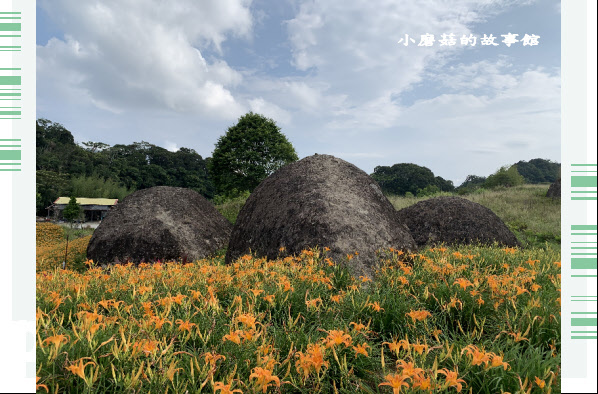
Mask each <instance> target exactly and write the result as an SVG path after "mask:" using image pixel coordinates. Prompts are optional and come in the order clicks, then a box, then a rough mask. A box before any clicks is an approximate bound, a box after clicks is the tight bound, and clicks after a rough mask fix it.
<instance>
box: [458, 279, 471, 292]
mask: <svg viewBox="0 0 598 394" xmlns="http://www.w3.org/2000/svg"><path fill="white" fill-rule="evenodd" d="M453 284H454V285H459V286H461V288H462V289H463V290H465V289H467V288H468V287H469V286H471V287H473V283H471V282H470V281H469V280H468V279H465V278H459V279H456V280H455V283H453Z"/></svg>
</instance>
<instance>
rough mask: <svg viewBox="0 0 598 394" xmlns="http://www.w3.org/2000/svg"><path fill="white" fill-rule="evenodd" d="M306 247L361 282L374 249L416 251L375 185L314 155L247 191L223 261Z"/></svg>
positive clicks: (374, 260)
mask: <svg viewBox="0 0 598 394" xmlns="http://www.w3.org/2000/svg"><path fill="white" fill-rule="evenodd" d="M310 247H319V248H324V247H328V248H330V251H328V252H327V256H328V257H330V258H332V259H333V260H335V261H339V262H340V261H344V263H345V264H347V265H348V266H349V268H350V269H351V270H352V272H353V274H354V275H356V276H358V275H364V276H368V277H372V276H373V274H374V272H375V267H376V266H377V265H378V262H379V260H378V257H377V255H376V251H377V250H380V249H388V248H391V247H392V248H396V249H403V250H415V249H416V245H415V242H414V241H413V238H412V237H411V235H410V234H409V231H408V229H407V227H405V226H402V225H401V224H400V222H399V221H398V217H397V212H396V210H395V209H394V208H393V206H392V204H391V203H390V202H389V201H388V199H387V198H386V197H385V196H384V195H383V194H382V191H381V190H380V187H379V186H378V184H377V183H376V181H374V180H373V179H372V178H371V177H370V176H368V175H367V174H366V173H365V172H363V171H362V170H360V169H359V168H357V167H356V166H354V165H353V164H350V163H348V162H346V161H344V160H341V159H338V158H336V157H334V156H329V155H317V154H316V155H313V156H309V157H306V158H304V159H302V160H299V161H297V162H295V163H291V164H288V165H286V166H284V167H282V168H281V169H279V170H278V171H276V172H275V173H274V174H272V175H271V176H269V177H268V178H266V179H265V180H264V181H262V182H261V183H260V185H259V186H258V187H257V188H256V189H255V190H254V191H253V193H252V194H251V195H250V196H249V198H248V199H247V202H246V203H245V205H244V206H243V208H242V209H241V211H240V212H239V216H238V217H237V221H236V223H235V226H234V227H233V231H232V234H231V239H230V242H229V246H228V251H227V255H226V262H227V263H231V262H232V261H234V260H236V259H237V258H239V257H240V256H242V255H244V254H247V253H250V252H251V253H254V254H256V255H257V256H260V257H267V258H269V259H274V258H277V257H280V256H283V255H289V254H290V255H293V254H299V253H301V251H302V250H303V249H306V248H310ZM281 248H284V252H281ZM355 252H358V254H357V255H355ZM347 254H353V255H354V256H355V257H353V258H352V259H350V260H348V259H347V258H346V256H347Z"/></svg>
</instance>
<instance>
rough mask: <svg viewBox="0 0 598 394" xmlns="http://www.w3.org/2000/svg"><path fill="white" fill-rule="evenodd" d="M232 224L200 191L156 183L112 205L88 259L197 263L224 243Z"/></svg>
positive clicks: (92, 245)
mask: <svg viewBox="0 0 598 394" xmlns="http://www.w3.org/2000/svg"><path fill="white" fill-rule="evenodd" d="M231 227H232V226H231V224H230V223H229V222H228V220H226V219H225V218H224V216H222V215H221V214H220V213H219V212H218V211H217V210H216V208H215V207H214V206H213V205H212V204H211V203H210V202H209V201H208V200H206V199H205V198H204V197H203V196H202V195H200V194H199V193H197V192H195V191H193V190H190V189H184V188H179V187H168V186H157V187H152V188H149V189H143V190H139V191H137V192H135V193H133V194H131V195H129V196H127V197H126V198H125V199H124V200H123V201H122V202H120V203H118V204H117V205H116V206H115V207H114V208H112V210H111V211H110V212H109V213H108V215H107V216H106V217H105V218H104V220H103V221H102V223H101V224H100V225H99V226H98V228H97V229H96V230H95V231H94V233H93V236H92V238H91V240H90V242H89V246H88V248H87V257H88V258H90V259H93V260H94V261H95V262H98V263H112V262H134V263H139V262H155V261H174V260H183V261H194V260H197V259H201V258H204V257H207V256H209V255H211V254H213V253H214V252H215V251H217V250H218V249H222V248H223V247H225V246H226V244H227V242H228V238H229V235H230V231H231Z"/></svg>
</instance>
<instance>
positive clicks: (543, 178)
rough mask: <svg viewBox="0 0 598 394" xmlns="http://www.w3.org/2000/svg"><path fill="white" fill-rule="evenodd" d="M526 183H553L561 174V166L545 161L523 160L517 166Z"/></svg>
mask: <svg viewBox="0 0 598 394" xmlns="http://www.w3.org/2000/svg"><path fill="white" fill-rule="evenodd" d="M515 165H516V166H517V171H518V172H519V173H520V174H521V175H522V176H523V178H525V182H526V183H553V182H554V181H556V180H557V179H558V178H559V177H560V174H561V164H560V163H556V162H553V161H550V160H545V159H532V160H530V161H529V162H526V161H524V160H521V161H519V162H517V163H516V164H515Z"/></svg>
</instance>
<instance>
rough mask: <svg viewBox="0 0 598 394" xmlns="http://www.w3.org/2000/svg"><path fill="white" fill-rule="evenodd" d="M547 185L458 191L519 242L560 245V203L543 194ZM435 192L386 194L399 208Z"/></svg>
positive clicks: (537, 244) (546, 189)
mask: <svg viewBox="0 0 598 394" xmlns="http://www.w3.org/2000/svg"><path fill="white" fill-rule="evenodd" d="M547 191H548V185H521V186H515V187H510V188H495V189H478V190H477V191H476V192H474V193H471V194H465V195H461V196H460V197H462V198H466V199H468V200H471V201H473V202H476V203H478V204H481V205H483V206H485V207H487V208H489V209H490V210H492V211H493V212H494V213H495V214H496V215H497V216H498V217H499V218H501V219H502V221H503V222H505V224H506V225H507V226H508V227H509V228H510V229H511V231H513V232H514V233H515V235H516V236H517V237H518V238H519V240H520V242H522V244H523V245H528V246H530V245H536V246H542V245H543V244H544V243H545V242H549V243H552V244H555V245H560V240H561V203H560V200H555V199H552V198H547V197H546V192H547ZM439 195H453V194H451V193H442V194H436V195H434V196H427V197H399V196H389V200H390V202H391V203H392V204H393V206H394V207H395V208H396V209H397V210H399V209H403V208H406V207H408V206H411V205H413V204H416V203H417V202H419V201H423V200H426V199H429V198H432V197H435V196H439Z"/></svg>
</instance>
